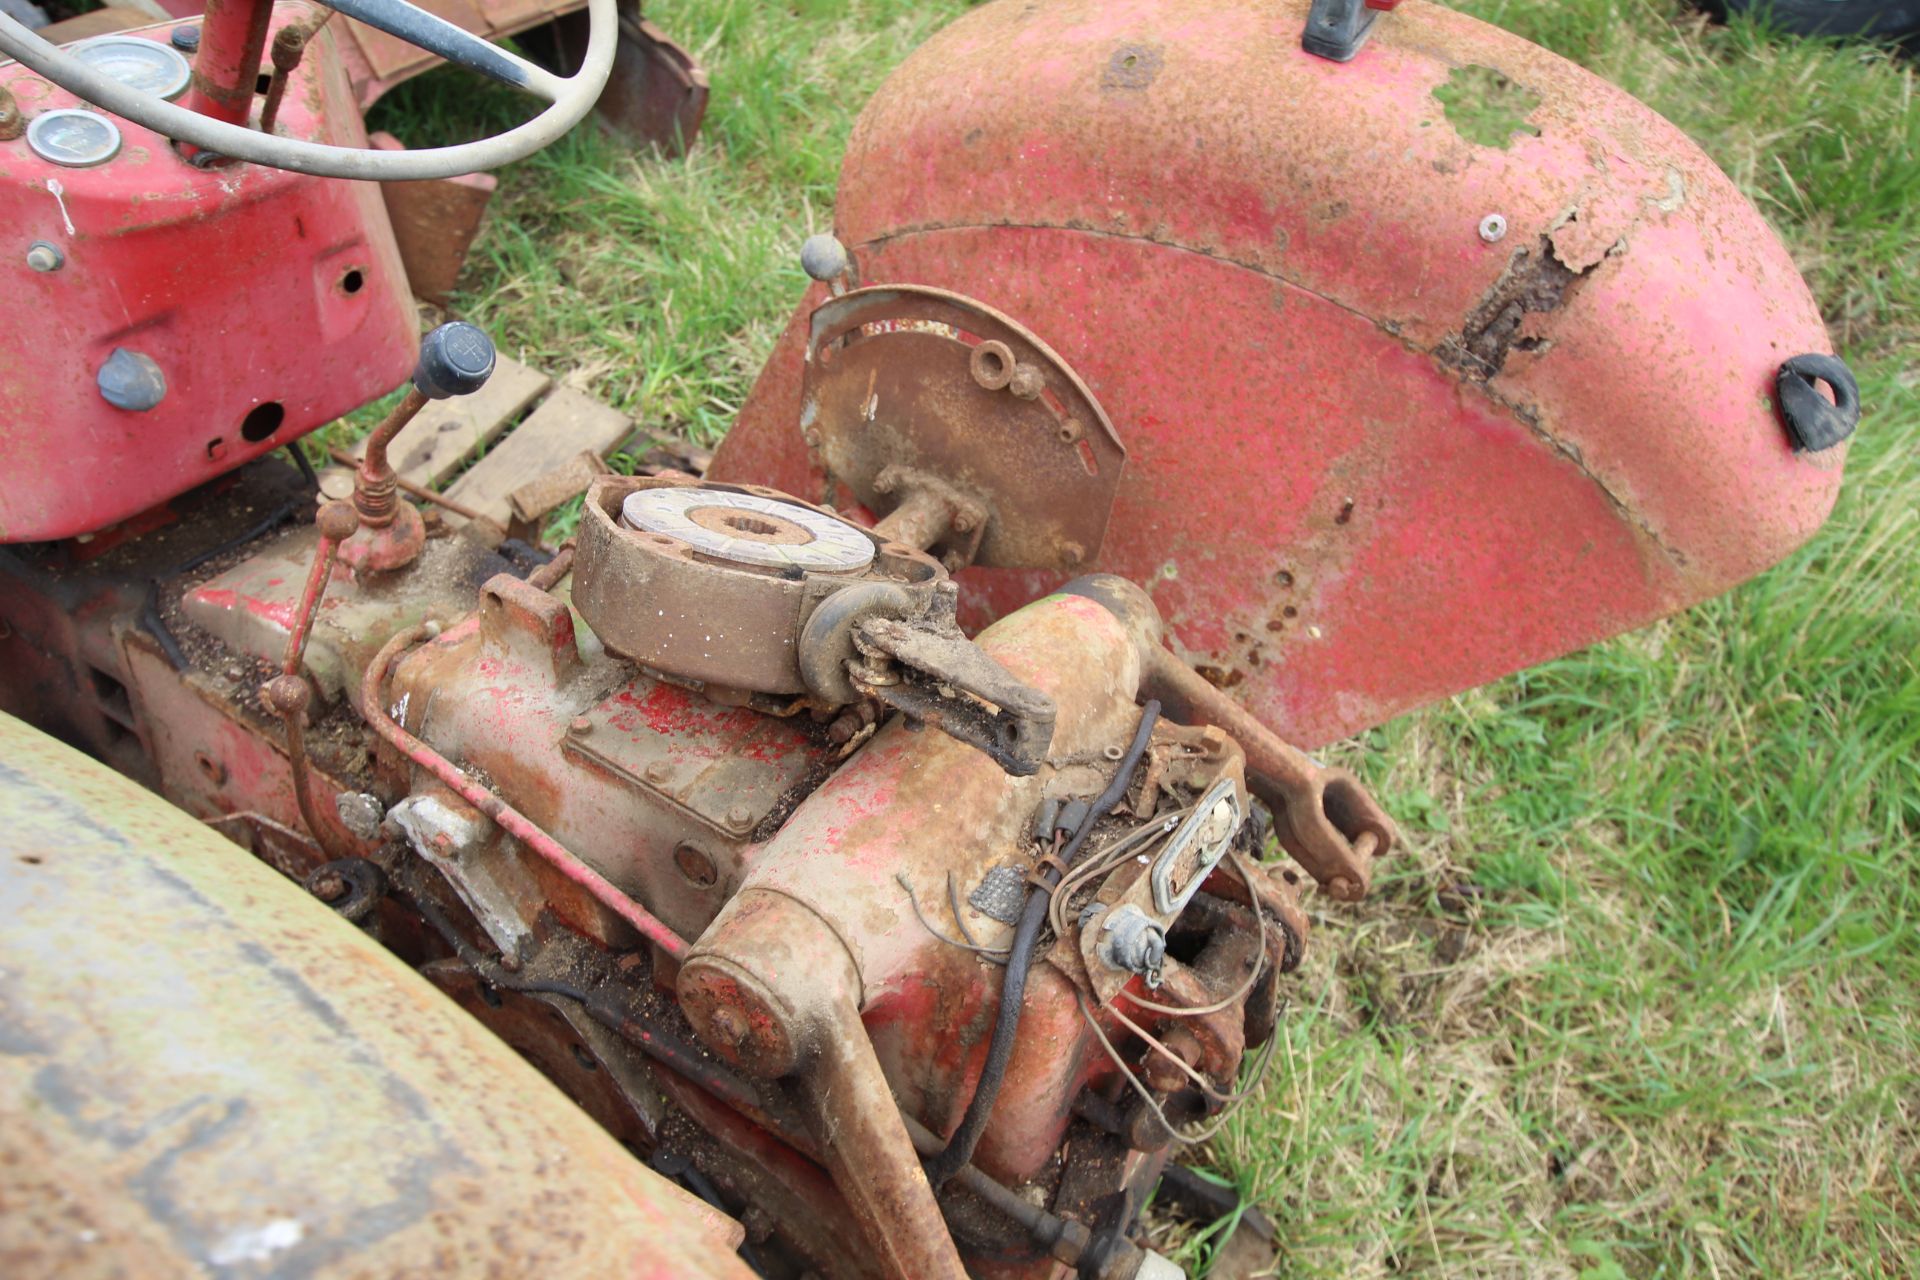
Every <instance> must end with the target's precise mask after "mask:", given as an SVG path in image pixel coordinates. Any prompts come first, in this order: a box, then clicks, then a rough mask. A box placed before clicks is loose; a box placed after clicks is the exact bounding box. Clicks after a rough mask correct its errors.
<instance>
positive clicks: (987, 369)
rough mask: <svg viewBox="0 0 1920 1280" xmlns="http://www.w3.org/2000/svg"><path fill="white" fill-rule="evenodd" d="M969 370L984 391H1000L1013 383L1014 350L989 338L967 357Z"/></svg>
mask: <svg viewBox="0 0 1920 1280" xmlns="http://www.w3.org/2000/svg"><path fill="white" fill-rule="evenodd" d="M967 369H968V371H969V372H970V373H972V374H973V380H974V381H975V382H977V383H979V384H980V386H981V387H982V388H983V389H984V390H987V391H998V390H1000V388H1002V387H1004V386H1006V385H1007V384H1008V383H1009V382H1011V381H1013V371H1014V359H1013V349H1012V348H1011V347H1009V346H1007V344H1006V343H1004V342H999V341H996V340H994V339H992V338H989V339H988V340H987V341H985V342H983V343H981V344H980V345H979V346H977V347H975V348H974V349H973V353H972V354H971V355H969V356H968V357H967Z"/></svg>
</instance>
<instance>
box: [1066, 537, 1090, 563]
mask: <svg viewBox="0 0 1920 1280" xmlns="http://www.w3.org/2000/svg"><path fill="white" fill-rule="evenodd" d="M1086 558H1087V549H1086V548H1085V547H1083V546H1081V545H1080V544H1079V543H1077V542H1063V543H1061V544H1060V559H1061V561H1062V563H1065V564H1070V565H1073V564H1079V563H1080V562H1081V561H1082V560H1085V559H1086Z"/></svg>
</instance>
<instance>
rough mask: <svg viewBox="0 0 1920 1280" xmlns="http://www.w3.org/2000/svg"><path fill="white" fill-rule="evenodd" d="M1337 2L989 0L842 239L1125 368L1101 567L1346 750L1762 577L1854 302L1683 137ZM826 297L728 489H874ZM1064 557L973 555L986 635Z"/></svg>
mask: <svg viewBox="0 0 1920 1280" xmlns="http://www.w3.org/2000/svg"><path fill="white" fill-rule="evenodd" d="M1306 12H1307V4H1306V3H1305V0H1268V2H1266V3H1253V4H1249V3H1245V2H1244V0H1178V2H1170V0H1060V2H1057V3H1043V4H1035V3H1014V2H1012V0H1007V2H1005V3H1000V4H991V5H987V6H985V7H984V8H982V9H979V10H977V11H975V12H973V13H971V14H969V15H968V16H966V17H965V18H963V19H961V20H960V21H958V22H956V23H955V24H954V25H953V26H952V27H950V28H948V29H947V30H946V31H945V32H943V33H942V34H941V35H940V36H939V37H937V38H936V39H934V40H933V41H931V42H929V43H928V44H927V45H926V46H925V47H924V48H922V49H921V50H920V51H919V52H917V53H916V54H914V55H913V56H912V57H911V58H909V59H908V60H907V61H906V62H905V63H904V64H903V65H902V66H901V67H900V69H899V70H898V71H897V72H896V73H895V74H894V75H893V77H892V78H891V79H890V80H888V82H887V83H886V84H885V86H883V87H882V89H881V91H880V92H879V94H878V95H877V96H876V97H875V98H874V100H873V102H872V103H871V104H870V105H869V106H868V107H867V109H866V110H865V112H864V113H863V114H862V115H861V117H860V120H859V123H858V124H857V126H856V127H855V130H854V133H853V137H852V140H851V142H850V144H849V147H848V152H847V157H846V161H845V164H844V167H843V169H842V172H841V179H840V192H839V204H838V209H837V213H836V223H837V226H836V229H837V233H838V234H839V236H840V237H841V239H842V240H843V241H845V242H846V244H847V245H848V246H849V247H850V248H851V249H852V250H853V253H854V256H855V259H856V261H857V263H858V268H859V271H860V275H861V282H862V283H863V284H867V285H872V284H883V283H911V284H923V285H932V286H938V287H941V288H945V289H950V290H953V291H956V292H959V293H963V294H967V295H970V296H972V297H974V298H977V299H979V300H981V301H982V302H985V303H987V304H988V305H990V306H992V307H995V308H998V309H999V310H1001V311H1003V312H1005V313H1007V314H1009V315H1011V316H1012V317H1014V318H1015V319H1017V320H1019V321H1021V322H1023V323H1024V324H1026V325H1027V326H1028V327H1029V328H1030V329H1032V330H1033V332H1034V333H1035V334H1037V335H1038V336H1039V337H1040V338H1041V339H1042V340H1044V341H1045V342H1046V343H1048V344H1049V345H1051V346H1052V347H1053V349H1054V350H1056V351H1057V352H1059V353H1060V354H1061V356H1063V357H1064V358H1065V360H1066V361H1067V362H1068V363H1069V364H1070V365H1071V366H1072V367H1073V368H1074V369H1075V370H1076V371H1077V372H1078V373H1079V375H1080V376H1081V377H1082V378H1084V379H1085V381H1086V383H1087V384H1088V386H1089V387H1090V388H1091V389H1092V391H1093V393H1094V395H1095V396H1097V397H1098V399H1099V401H1100V403H1101V404H1102V405H1103V406H1104V408H1105V410H1106V412H1107V413H1108V414H1109V415H1110V416H1111V418H1112V421H1113V425H1114V427H1115V429H1116V431H1117V433H1118V435H1119V438H1120V440H1121V442H1122V443H1123V444H1124V445H1125V447H1126V449H1127V452H1128V457H1127V461H1126V464H1125V468H1126V469H1125V473H1124V476H1123V480H1122V483H1121V485H1120V488H1119V491H1118V495H1117V497H1116V499H1115V500H1114V504H1113V507H1112V511H1111V519H1110V522H1109V524H1108V527H1107V529H1106V535H1105V539H1104V543H1103V545H1102V546H1101V548H1100V550H1099V552H1098V554H1097V555H1095V556H1092V557H1091V558H1090V563H1089V565H1087V566H1085V567H1091V568H1097V569H1100V570H1105V571H1109V572H1114V573H1120V574H1124V575H1126V576H1128V577H1130V578H1133V579H1135V580H1137V581H1139V582H1141V583H1143V584H1145V585H1147V586H1148V587H1149V589H1150V590H1151V591H1152V593H1153V597H1154V600H1155V601H1156V603H1157V604H1158V605H1159V607H1160V609H1161V610H1162V612H1163V613H1164V614H1165V616H1166V617H1167V619H1168V621H1169V622H1170V623H1171V625H1172V630H1173V633H1174V636H1175V639H1176V643H1177V644H1178V645H1179V646H1180V647H1182V648H1183V649H1184V650H1185V651H1186V653H1187V655H1188V656H1190V657H1191V658H1192V659H1193V660H1194V661H1196V662H1197V663H1199V664H1201V665H1202V666H1203V667H1204V668H1206V669H1207V673H1208V674H1209V676H1210V677H1211V678H1213V679H1215V680H1216V681H1217V682H1218V683H1220V684H1222V685H1224V686H1227V687H1230V688H1231V689H1232V690H1233V692H1234V693H1235V694H1236V695H1237V696H1238V697H1240V698H1242V699H1243V700H1245V702H1246V703H1247V704H1248V705H1249V706H1250V707H1251V708H1252V709H1253V710H1254V711H1255V712H1256V713H1258V714H1259V715H1261V716H1262V717H1263V718H1265V719H1266V720H1267V721H1268V722H1269V723H1271V724H1272V725H1274V726H1275V727H1276V728H1278V729H1280V730H1281V731H1282V732H1284V733H1286V734H1289V735H1291V736H1293V737H1295V738H1296V739H1297V740H1300V741H1302V742H1305V743H1309V744H1312V743H1321V742H1325V741H1327V740H1330V739H1332V738H1335V737H1338V736H1341V735H1343V734H1346V733H1350V732H1353V731H1354V730H1356V729H1359V728H1361V727H1364V726H1367V725H1370V724H1374V723H1377V722H1379V721H1381V720H1383V719H1385V718H1387V717H1389V716H1391V715H1394V714H1396V713H1397V712H1399V711H1402V710H1405V709H1407V708H1410V707H1413V706H1416V705H1419V704H1421V703H1425V702H1428V701H1431V700H1433V699H1436V698H1439V697H1442V696H1445V695H1447V694H1449V693H1452V692H1455V691H1457V690H1460V689H1462V688H1466V687H1469V686H1472V685H1475V684H1479V683H1482V682H1484V681H1486V680H1489V679H1492V678H1494V677H1496V676H1499V675H1501V674H1503V673H1506V672H1508V671H1512V670H1515V669H1518V668H1520V667H1524V666H1527V665H1529V664H1532V663H1535V662H1539V661H1541V660H1543V659H1546V658H1549V657H1552V656H1554V655H1557V654H1560V653H1564V652H1567V651H1569V650H1571V649H1574V648H1577V647H1579V646H1582V645H1585V644H1589V643H1591V642H1593V641H1595V640H1598V639H1600V638H1602V637H1605V636H1608V635H1612V634H1614V633H1617V632H1620V631H1623V630H1627V629H1629V628H1632V627H1636V626H1639V625H1641V624H1644V623H1646V622H1648V621H1649V620H1651V619H1654V618H1657V617H1660V616H1662V615H1664V614H1667V613H1671V612H1673V611H1675V610H1677V609H1680V608H1683V607H1685V606H1686V605H1689V604H1691V603H1694V602H1696V601H1699V600H1702V599H1705V598H1707V597H1709V596H1712V595H1715V594H1717V593H1719V592H1721V591H1724V590H1726V589H1727V588H1728V587H1730V586H1732V585H1733V584H1734V583H1737V582H1739V581H1741V580H1742V579H1744V578H1747V577H1749V576H1751V575H1753V574H1755V573H1757V572H1759V571H1760V570H1761V569H1763V568H1765V567H1766V566H1768V565H1770V564H1772V563H1774V562H1775V561H1777V560H1779V559H1780V558H1781V557H1782V556H1784V555H1785V554H1787V553H1788V552H1789V551H1791V550H1792V549H1793V548H1794V547H1796V546H1798V545H1800V543H1802V542H1803V541H1804V540H1805V539H1806V538H1807V537H1808V536H1809V535H1810V534H1811V533H1812V532H1813V531H1814V530H1815V529H1816V528H1817V527H1818V526H1819V525H1820V523H1821V521H1822V520H1823V519H1824V518H1825V517H1826V514H1827V512H1828V510H1829V509H1830V508H1831V506H1832V503H1833V500H1834V496H1835V493H1836V490H1837V489H1838V486H1839V483H1840V475H1841V468H1842V463H1843V459H1844V456H1845V453H1846V449H1845V446H1844V445H1840V446H1836V447H1833V448H1829V449H1826V450H1824V451H1821V452H1795V451H1794V449H1793V447H1792V442H1791V441H1790V439H1789V436H1788V433H1787V430H1786V427H1785V425H1784V423H1783V420H1782V418H1781V416H1780V413H1779V410H1778V409H1777V408H1776V406H1775V404H1774V399H1773V397H1774V394H1775V393H1774V387H1775V379H1776V377H1777V374H1778V371H1779V368H1780V365H1781V363H1782V362H1783V361H1784V360H1786V359H1788V358H1790V357H1792V356H1796V355H1801V354H1803V353H1812V352H1827V351H1830V350H1831V348H1830V347H1829V345H1828V339H1827V335H1826V332H1825V329H1824V327H1823V325H1822V323H1821V319H1820V314H1819V312H1818V310H1817V308H1816V307H1815V305H1814V301H1813V299H1812V297H1811V296H1810V295H1809V293H1808V290H1807V287H1806V285H1805V284H1804V283H1803V282H1802V280H1801V278H1800V276H1799V274H1798V272H1797V271H1796V270H1795V268H1794V265H1793V263H1792V261H1791V259H1790V258H1789V257H1788V255H1787V253H1786V250H1785V249H1784V248H1783V247H1782V246H1781V244H1780V241H1779V240H1778V238H1777V237H1776V236H1775V235H1774V234H1773V233H1772V231H1771V230H1769V229H1768V227H1767V225H1766V223H1765V222H1764V221H1762V219H1761V217H1760V215H1759V214H1758V213H1757V212H1756V211H1755V209H1754V208H1753V206H1752V205H1751V204H1749V203H1748V202H1747V200H1746V199H1745V198H1744V197H1742V196H1741V194H1740V193H1739V192H1738V191H1737V190H1736V189H1735V188H1734V186H1733V184H1732V183H1731V182H1730V181H1729V180H1728V179H1727V177H1726V176H1725V175H1724V174H1722V173H1721V172H1720V171H1719V170H1718V169H1717V168H1716V167H1715V166H1714V164H1713V163H1712V161H1711V160H1709V159H1708V158H1707V157H1706V156H1705V155H1704V154H1703V153H1702V152H1701V151H1700V150H1699V149H1698V148H1697V147H1695V146H1694V145H1693V144H1692V143H1691V142H1690V141H1688V140H1687V139H1686V138H1685V137H1684V136H1683V135H1682V134H1681V133H1680V132H1679V131H1678V130H1677V129H1675V128H1674V127H1673V126H1672V125H1670V124H1668V123H1667V122H1666V121H1664V120H1662V119H1661V118H1660V117H1659V116H1657V115H1655V114H1654V113H1653V112H1652V111H1650V110H1648V109H1647V108H1646V107H1644V106H1642V105H1641V104H1640V103H1638V102H1636V101H1635V100H1634V99H1632V98H1631V97H1629V96H1627V95H1626V94H1625V93H1623V92H1621V91H1620V90H1618V89H1615V88H1614V87H1612V86H1611V85H1608V84H1606V83H1605V82H1603V81H1601V80H1599V79H1597V78H1595V77H1594V76H1592V75H1590V74H1588V73H1587V72H1585V71H1583V70H1581V69H1580V68H1578V67H1576V66H1574V65H1572V64H1571V63H1569V62H1566V61H1565V60H1563V59H1561V58H1559V57H1556V56H1554V55H1552V54H1550V53H1547V52H1546V51H1545V50H1542V49H1540V48H1538V47H1537V46H1534V45H1532V44H1529V43H1527V42H1526V41H1524V40H1521V39H1519V38H1517V37H1515V36H1512V35H1509V34H1507V33H1505V32H1502V31H1500V30H1498V29H1496V28H1494V27H1490V26H1488V25H1486V24H1484V23H1481V22H1478V21H1475V20H1474V19H1471V18H1468V17H1465V16H1463V15H1461V14H1458V13H1454V12H1452V11H1450V10H1447V9H1444V8H1442V7H1440V6H1438V5H1434V4H1427V3H1423V0H1408V2H1407V3H1404V4H1402V5H1400V6H1399V7H1398V8H1397V9H1395V10H1394V11H1393V12H1391V13H1388V14H1383V15H1382V16H1381V17H1380V19H1379V21H1378V23H1377V25H1376V28H1375V31H1374V34H1373V36H1372V38H1371V39H1370V40H1369V41H1368V43H1367V44H1366V45H1365V47H1363V48H1362V49H1361V51H1360V53H1359V55H1358V56H1357V57H1356V58H1355V59H1354V60H1353V61H1351V62H1348V63H1344V64H1343V63H1335V62H1330V61H1325V60H1323V59H1320V58H1317V57H1314V56H1311V55H1309V54H1307V53H1305V52H1303V51H1302V49H1301V47H1300V35H1301V29H1302V25H1303V23H1304V21H1305V18H1306ZM1491 215H1497V218H1493V217H1491ZM1503 227H1504V233H1501V232H1502V228H1503ZM824 296H825V295H824V291H823V290H821V289H820V288H819V287H816V288H815V289H814V290H813V291H812V292H811V293H810V294H809V295H808V297H807V298H806V300H805V301H804V302H803V304H802V306H801V308H800V310H799V313H798V314H797V315H796V316H795V317H794V321H793V323H792V325H791V326H790V327H789V329H788V330H787V332H786V334H785V335H784V337H783V338H782V339H781V341H780V343H779V345H778V347H777V348H776V350H775V352H774V355H773V358H772V360H771V361H770V363H769V364H768V366H767V368H766V370H765V372H764V373H763V374H762V375H761V378H760V380H759V383H758V384H757V386H756V387H755V389H754V393H753V395H752V397H751V398H750V400H749V402H748V404H747V405H746V407H745V409H744V410H743V411H742V413H741V416H740V420H739V422H738V423H737V424H736V426H735V427H734V428H733V430H732V432H731V434H730V435H729V436H728V438H727V440H726V441H725V443H724V444H723V445H722V447H721V449H720V451H719V454H718V457H717V458H716V459H715V461H714V466H713V475H714V477H715V478H716V479H725V480H732V481H753V482H757V483H762V484H768V485H775V486H778V487H781V488H785V489H788V490H791V491H794V492H797V493H800V494H802V495H805V496H808V497H813V498H819V497H821V496H822V494H823V493H826V494H827V497H828V499H829V500H836V499H838V500H841V501H844V497H843V496H840V495H834V494H832V493H829V492H828V489H829V486H828V485H827V483H826V481H825V478H824V477H823V476H822V475H821V473H820V472H819V471H818V470H817V468H815V467H814V466H813V464H812V463H810V461H809V457H808V453H807V449H806V445H805V442H804V441H803V439H802V437H801V433H800V429H799V421H800V416H801V405H800V395H801V373H802V361H803V359H804V352H805V340H806V328H807V317H808V315H809V314H810V313H811V311H812V310H813V308H814V307H816V306H817V305H818V304H819V303H820V301H821V300H822V299H823V298H824ZM877 409H878V411H879V412H881V413H885V412H886V410H887V406H884V405H881V406H877ZM1063 576H1065V575H1063V574H1058V573H1055V574H1043V573H1034V572H1015V571H1010V570H972V571H969V572H968V573H966V574H963V575H962V578H961V581H962V583H963V585H964V586H965V587H966V589H967V595H968V597H969V598H970V601H971V608H972V609H973V611H974V612H973V615H972V617H971V618H970V619H969V620H970V621H971V622H973V623H975V624H978V623H981V622H984V621H986V620H988V619H990V618H992V617H995V616H999V615H1001V614H1004V613H1006V612H1007V611H1009V610H1010V609H1012V608H1015V607H1017V606H1018V605H1019V604H1020V603H1022V602H1024V601H1026V600H1028V599H1031V598H1032V597H1033V596H1035V595H1036V594H1038V593H1040V592H1042V591H1044V590H1047V589H1049V588H1051V587H1052V586H1054V585H1055V584H1056V583H1057V581H1058V580H1059V579H1060V578H1062V577H1063Z"/></svg>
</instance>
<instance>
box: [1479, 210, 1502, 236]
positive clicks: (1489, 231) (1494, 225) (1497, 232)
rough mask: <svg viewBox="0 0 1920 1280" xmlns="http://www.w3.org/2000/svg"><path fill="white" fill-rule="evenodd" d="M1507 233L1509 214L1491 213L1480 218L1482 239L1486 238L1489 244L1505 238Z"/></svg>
mask: <svg viewBox="0 0 1920 1280" xmlns="http://www.w3.org/2000/svg"><path fill="white" fill-rule="evenodd" d="M1506 235H1507V215H1506V214H1504V213H1490V214H1488V215H1487V216H1486V217H1484V218H1482V219H1480V238H1481V239H1482V240H1485V241H1486V242H1487V243H1488V244H1493V243H1494V242H1495V241H1497V240H1504V239H1505V238H1506Z"/></svg>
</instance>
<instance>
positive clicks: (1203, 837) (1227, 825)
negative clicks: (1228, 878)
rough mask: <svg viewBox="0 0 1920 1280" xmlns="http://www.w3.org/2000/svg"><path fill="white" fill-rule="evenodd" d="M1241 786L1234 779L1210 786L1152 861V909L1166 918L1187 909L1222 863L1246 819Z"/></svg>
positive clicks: (1223, 779)
mask: <svg viewBox="0 0 1920 1280" xmlns="http://www.w3.org/2000/svg"><path fill="white" fill-rule="evenodd" d="M1246 818H1247V815H1246V812H1245V811H1244V810H1243V809H1241V807H1240V789H1239V787H1238V786H1236V785H1235V784H1234V781H1233V779H1232V778H1222V779H1220V780H1219V781H1218V782H1216V783H1214V784H1213V785H1212V786H1211V787H1209V788H1207V794H1206V795H1204V796H1202V797H1201V798H1200V803H1199V804H1197V805H1195V806H1194V807H1193V812H1192V813H1190V814H1188V815H1187V818H1186V821H1184V822H1182V823H1181V824H1180V829H1179V830H1177V831H1175V832H1174V833H1173V837H1172V838H1171V839H1170V840H1168V841H1167V845H1166V848H1164V849H1162V850H1161V851H1160V854H1159V856H1158V857H1156V858H1155V859H1154V860H1153V871H1152V873H1151V874H1152V880H1153V909H1154V910H1155V911H1157V912H1159V913H1160V915H1161V917H1162V918H1164V919H1169V920H1170V919H1172V918H1173V917H1174V916H1177V915H1179V914H1180V913H1181V912H1182V911H1184V910H1186V907H1187V903H1188V902H1190V901H1192V900H1193V895H1194V894H1195V893H1196V892H1198V891H1199V888H1200V885H1201V884H1202V882H1204V881H1205V880H1206V878H1207V873H1209V872H1210V871H1212V870H1213V869H1214V868H1215V867H1216V866H1218V865H1220V859H1222V858H1224V857H1226V855H1227V850H1228V849H1229V848H1230V847H1232V845H1233V836H1234V833H1235V832H1237V831H1239V830H1240V824H1241V823H1243V822H1245V821H1246Z"/></svg>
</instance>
